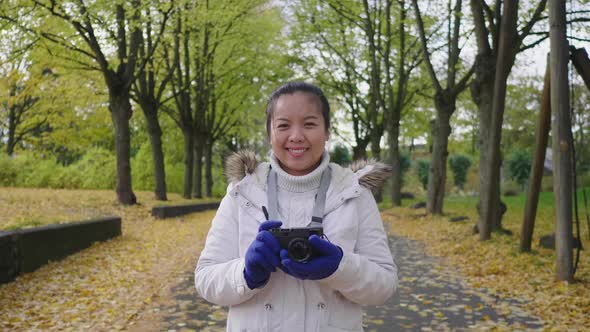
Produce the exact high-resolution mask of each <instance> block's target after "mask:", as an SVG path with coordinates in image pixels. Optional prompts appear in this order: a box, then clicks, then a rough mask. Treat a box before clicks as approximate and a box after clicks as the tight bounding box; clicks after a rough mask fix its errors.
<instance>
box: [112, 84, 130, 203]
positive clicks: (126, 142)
mask: <svg viewBox="0 0 590 332" xmlns="http://www.w3.org/2000/svg"><path fill="white" fill-rule="evenodd" d="M109 90H110V91H109V108H110V111H111V119H112V121H113V125H114V127H115V150H116V156H117V187H116V192H117V199H118V200H119V203H121V204H123V205H133V204H135V203H137V198H136V197H135V194H134V193H133V189H132V187H131V135H130V130H129V119H130V118H131V103H130V101H129V91H123V92H120V93H114V92H113V90H115V89H109Z"/></svg>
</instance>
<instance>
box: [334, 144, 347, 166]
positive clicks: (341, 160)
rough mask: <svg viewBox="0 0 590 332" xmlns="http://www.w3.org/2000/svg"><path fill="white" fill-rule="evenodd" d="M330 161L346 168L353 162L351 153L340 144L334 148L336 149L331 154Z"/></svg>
mask: <svg viewBox="0 0 590 332" xmlns="http://www.w3.org/2000/svg"><path fill="white" fill-rule="evenodd" d="M330 161H332V162H334V163H336V164H338V165H340V166H346V165H350V163H351V162H352V156H351V155H350V151H349V150H348V148H347V147H346V146H344V144H342V143H338V144H336V145H335V146H334V149H333V150H332V152H331V153H330Z"/></svg>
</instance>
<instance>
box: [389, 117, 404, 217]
mask: <svg viewBox="0 0 590 332" xmlns="http://www.w3.org/2000/svg"><path fill="white" fill-rule="evenodd" d="M393 118H397V121H396V120H395V119H394V120H392V122H393V123H392V125H391V128H390V130H389V151H390V152H389V154H390V158H391V160H390V162H391V170H392V177H391V204H392V205H393V206H401V205H402V197H401V188H402V176H401V165H400V152H399V116H398V117H395V116H393Z"/></svg>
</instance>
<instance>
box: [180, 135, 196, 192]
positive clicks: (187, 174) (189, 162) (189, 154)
mask: <svg viewBox="0 0 590 332" xmlns="http://www.w3.org/2000/svg"><path fill="white" fill-rule="evenodd" d="M182 134H183V137H184V191H183V194H182V197H184V198H191V189H192V186H193V162H194V156H193V148H194V137H193V136H194V134H193V131H192V130H190V129H188V128H185V129H184V130H183V132H182Z"/></svg>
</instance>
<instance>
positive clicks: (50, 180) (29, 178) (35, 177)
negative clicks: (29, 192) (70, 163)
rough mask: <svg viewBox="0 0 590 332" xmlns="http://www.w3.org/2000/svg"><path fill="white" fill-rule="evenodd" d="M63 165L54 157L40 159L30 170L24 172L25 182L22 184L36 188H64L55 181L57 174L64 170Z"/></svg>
mask: <svg viewBox="0 0 590 332" xmlns="http://www.w3.org/2000/svg"><path fill="white" fill-rule="evenodd" d="M62 169H63V167H62V166H61V165H60V164H58V163H57V161H56V160H55V159H54V158H49V159H39V160H38V161H37V162H36V163H35V166H34V167H32V168H31V171H30V172H27V173H26V174H23V178H24V182H23V183H21V186H24V187H34V188H62V187H63V186H62V185H61V184H60V183H58V182H57V181H55V178H54V177H55V175H56V174H60V173H61V172H62Z"/></svg>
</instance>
